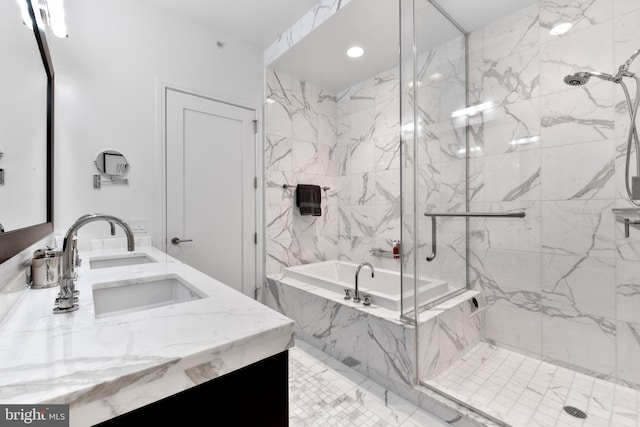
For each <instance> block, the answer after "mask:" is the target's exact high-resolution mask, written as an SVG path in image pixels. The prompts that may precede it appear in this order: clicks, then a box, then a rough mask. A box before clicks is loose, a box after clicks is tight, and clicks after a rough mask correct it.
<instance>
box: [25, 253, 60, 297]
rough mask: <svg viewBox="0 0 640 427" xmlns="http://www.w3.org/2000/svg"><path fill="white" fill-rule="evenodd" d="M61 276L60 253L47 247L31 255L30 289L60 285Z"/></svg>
mask: <svg viewBox="0 0 640 427" xmlns="http://www.w3.org/2000/svg"><path fill="white" fill-rule="evenodd" d="M61 274H62V251H61V250H58V249H53V248H51V247H47V248H46V249H38V250H37V251H35V252H34V253H33V261H32V262H31V287H32V288H34V289H43V288H52V287H54V286H58V285H59V284H60V275H61Z"/></svg>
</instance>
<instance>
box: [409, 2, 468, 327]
mask: <svg viewBox="0 0 640 427" xmlns="http://www.w3.org/2000/svg"><path fill="white" fill-rule="evenodd" d="M400 14H401V15H400V16H401V17H400V26H401V49H400V64H401V65H400V69H401V122H402V124H401V135H402V144H401V146H402V150H401V156H402V160H401V161H402V165H401V166H402V167H401V192H402V201H401V210H402V239H403V263H402V295H403V300H402V316H403V318H405V320H409V319H413V318H415V314H414V313H415V312H416V310H418V311H419V310H420V309H424V308H427V307H430V306H433V305H434V304H435V303H437V302H438V301H441V300H443V299H445V298H448V297H450V296H451V295H455V294H456V293H458V292H460V291H461V290H465V289H466V288H467V237H466V230H467V220H466V219H465V218H461V217H440V218H438V219H437V220H436V221H435V223H436V227H435V230H434V229H433V227H432V225H433V223H434V221H432V220H431V218H430V217H426V216H425V215H424V214H425V212H440V213H442V212H451V213H459V212H465V211H466V210H467V209H466V208H467V176H468V173H467V169H468V163H467V158H468V156H467V149H468V146H467V134H466V125H467V120H468V118H467V116H465V115H464V108H465V106H466V80H467V76H466V74H467V72H466V38H465V35H464V34H463V33H462V31H461V30H460V29H458V28H457V27H456V26H455V25H454V24H452V23H451V22H450V21H449V20H448V19H447V17H446V16H445V15H444V14H443V13H441V11H440V10H439V9H438V8H436V7H435V6H434V5H433V4H432V3H431V2H430V1H428V0H401V2H400ZM434 231H435V233H434ZM434 240H435V242H437V245H434ZM416 278H417V279H416ZM414 295H417V297H416V298H414Z"/></svg>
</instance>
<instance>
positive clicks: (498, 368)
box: [425, 343, 640, 427]
mask: <svg viewBox="0 0 640 427" xmlns="http://www.w3.org/2000/svg"><path fill="white" fill-rule="evenodd" d="M639 363H640V362H639ZM425 382H426V383H427V384H429V385H431V386H433V387H437V388H438V389H440V390H442V391H443V392H445V393H447V394H449V395H451V396H452V397H455V398H456V399H458V400H460V401H462V402H465V403H467V404H470V405H472V406H473V407H475V408H478V409H479V410H481V411H483V412H485V413H486V414H489V415H491V416H493V417H495V418H498V419H500V420H502V421H504V422H506V423H507V424H510V425H512V426H527V427H554V426H584V427H587V426H589V427H591V426H616V427H618V426H620V427H623V426H633V427H640V417H639V416H638V409H639V408H640V393H638V392H637V391H636V390H633V389H631V388H628V387H624V386H620V385H616V384H613V383H610V382H607V381H604V380H599V379H596V378H593V377H590V376H587V375H584V374H581V373H577V372H574V371H571V370H569V369H566V368H562V367H559V366H556V365H553V364H550V363H546V362H541V361H539V360H537V359H533V358H531V357H527V356H523V355H521V354H518V353H515V352H512V351H509V350H505V349H501V348H498V347H494V346H491V345H489V344H486V343H480V344H478V345H476V346H475V347H474V348H472V349H471V350H470V351H469V352H468V353H467V354H466V355H465V356H464V357H462V358H461V359H460V360H458V361H457V362H456V363H454V364H453V365H452V366H450V367H449V368H447V369H446V370H445V371H443V372H442V373H440V374H439V375H438V376H436V377H435V378H433V379H431V380H427V381H425ZM565 405H570V406H574V407H577V408H579V409H581V410H582V411H584V412H586V413H587V418H586V419H579V418H574V417H572V416H570V415H569V414H567V413H565V412H564V411H563V409H562V408H563V406H565Z"/></svg>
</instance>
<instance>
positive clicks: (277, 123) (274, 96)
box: [265, 69, 293, 137]
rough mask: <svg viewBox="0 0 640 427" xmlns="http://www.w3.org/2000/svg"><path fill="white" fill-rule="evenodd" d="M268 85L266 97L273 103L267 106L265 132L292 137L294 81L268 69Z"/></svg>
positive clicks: (268, 103)
mask: <svg viewBox="0 0 640 427" xmlns="http://www.w3.org/2000/svg"><path fill="white" fill-rule="evenodd" d="M266 85H267V87H266V97H267V99H269V100H271V101H273V102H267V104H266V105H265V122H266V128H265V131H266V133H267V134H272V135H279V136H283V137H291V131H292V123H293V122H292V114H293V103H292V102H293V100H292V99H291V89H292V80H291V78H290V77H289V76H287V75H286V74H283V73H280V72H277V71H273V70H270V69H267V71H266Z"/></svg>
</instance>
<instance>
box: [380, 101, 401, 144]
mask: <svg viewBox="0 0 640 427" xmlns="http://www.w3.org/2000/svg"><path fill="white" fill-rule="evenodd" d="M374 111H375V137H381V136H386V135H397V134H398V133H399V131H400V105H399V98H397V97H394V98H387V99H385V100H381V101H380V102H377V101H376V105H375V109H374Z"/></svg>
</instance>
